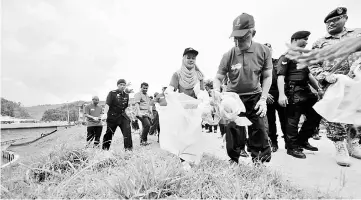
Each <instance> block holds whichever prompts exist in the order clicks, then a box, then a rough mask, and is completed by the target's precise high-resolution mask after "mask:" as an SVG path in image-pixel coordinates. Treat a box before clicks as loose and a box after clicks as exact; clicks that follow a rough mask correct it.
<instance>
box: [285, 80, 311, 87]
mask: <svg viewBox="0 0 361 200" xmlns="http://www.w3.org/2000/svg"><path fill="white" fill-rule="evenodd" d="M286 83H287V84H288V85H300V86H306V85H308V83H309V82H308V81H287V82H286Z"/></svg>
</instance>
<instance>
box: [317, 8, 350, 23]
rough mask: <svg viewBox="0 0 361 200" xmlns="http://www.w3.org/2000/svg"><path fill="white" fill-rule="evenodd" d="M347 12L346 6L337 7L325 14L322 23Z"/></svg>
mask: <svg viewBox="0 0 361 200" xmlns="http://www.w3.org/2000/svg"><path fill="white" fill-rule="evenodd" d="M346 14H347V8H345V7H338V8H336V9H335V10H333V11H331V12H330V13H328V15H327V16H326V18H325V20H323V22H324V23H326V21H327V20H328V19H330V18H332V17H337V16H340V15H346Z"/></svg>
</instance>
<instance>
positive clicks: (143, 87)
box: [142, 85, 148, 94]
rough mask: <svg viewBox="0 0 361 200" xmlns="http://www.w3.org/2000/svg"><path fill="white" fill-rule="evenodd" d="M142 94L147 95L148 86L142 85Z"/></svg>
mask: <svg viewBox="0 0 361 200" xmlns="http://www.w3.org/2000/svg"><path fill="white" fill-rule="evenodd" d="M142 92H143V94H147V92H148V86H145V85H143V86H142Z"/></svg>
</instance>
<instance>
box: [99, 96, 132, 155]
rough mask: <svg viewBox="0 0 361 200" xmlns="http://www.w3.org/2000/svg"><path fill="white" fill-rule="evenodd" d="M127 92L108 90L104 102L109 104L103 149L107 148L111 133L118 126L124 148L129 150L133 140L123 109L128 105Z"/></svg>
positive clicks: (111, 136)
mask: <svg viewBox="0 0 361 200" xmlns="http://www.w3.org/2000/svg"><path fill="white" fill-rule="evenodd" d="M128 102H129V94H127V93H125V92H124V91H120V90H112V91H110V92H109V94H108V97H107V100H106V104H107V105H108V106H109V110H108V117H107V131H106V133H105V135H104V138H103V149H105V150H109V148H110V144H111V141H112V138H113V135H114V133H115V131H116V129H117V127H118V126H119V128H120V130H121V131H122V134H123V138H124V148H125V149H127V150H131V149H132V148H133V141H132V135H131V128H130V119H129V117H128V116H127V114H126V112H125V110H126V108H127V107H128Z"/></svg>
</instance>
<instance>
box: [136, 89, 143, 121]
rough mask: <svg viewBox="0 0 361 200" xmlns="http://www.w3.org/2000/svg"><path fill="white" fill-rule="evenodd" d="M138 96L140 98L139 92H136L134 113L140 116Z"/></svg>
mask: <svg viewBox="0 0 361 200" xmlns="http://www.w3.org/2000/svg"><path fill="white" fill-rule="evenodd" d="M140 98H141V96H140V94H139V93H137V94H135V95H134V101H135V110H136V115H137V116H140V117H141V116H142V115H141V113H140V107H139V105H140Z"/></svg>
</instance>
